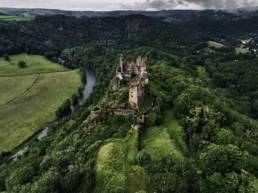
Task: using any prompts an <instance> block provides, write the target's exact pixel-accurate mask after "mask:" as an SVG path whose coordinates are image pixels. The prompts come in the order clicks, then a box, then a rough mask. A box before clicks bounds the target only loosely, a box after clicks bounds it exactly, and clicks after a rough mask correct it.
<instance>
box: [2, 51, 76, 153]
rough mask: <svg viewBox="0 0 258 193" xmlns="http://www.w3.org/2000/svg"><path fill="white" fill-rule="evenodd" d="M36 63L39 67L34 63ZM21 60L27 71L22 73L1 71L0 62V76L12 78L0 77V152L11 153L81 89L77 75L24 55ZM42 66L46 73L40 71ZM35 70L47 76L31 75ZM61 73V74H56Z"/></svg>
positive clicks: (36, 57)
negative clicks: (8, 151)
mask: <svg viewBox="0 0 258 193" xmlns="http://www.w3.org/2000/svg"><path fill="white" fill-rule="evenodd" d="M21 57H22V56H21V55H19V56H17V58H21ZM37 59H39V63H40V64H41V65H42V66H39V65H38V63H36V61H37ZM24 60H26V61H28V63H29V67H28V68H26V69H23V70H22V73H21V72H20V71H19V69H18V68H17V69H15V70H14V71H13V73H12V74H10V73H9V70H7V71H6V68H4V70H2V69H1V67H2V66H3V64H2V63H1V62H0V74H4V72H7V74H10V75H11V76H10V77H0V93H1V94H0V101H1V103H0V105H1V106H0V133H1V135H0V150H11V149H12V148H14V147H16V146H17V145H19V144H20V143H22V142H23V141H24V140H26V139H27V138H28V137H30V136H31V135H33V133H34V132H36V131H38V129H40V128H42V127H43V126H44V125H45V124H46V123H47V122H48V121H51V120H53V119H54V118H55V111H56V109H57V108H58V107H60V106H61V105H62V103H63V102H64V101H65V100H66V99H68V98H70V97H71V96H72V94H74V93H77V89H78V87H79V86H80V85H81V79H80V76H79V73H78V71H67V70H66V69H64V68H63V67H61V66H59V65H57V64H53V66H51V65H52V63H51V62H49V61H47V60H46V59H44V58H43V57H40V56H28V55H26V57H25V59H24ZM44 60H45V63H44ZM34 62H35V63H34ZM34 64H35V66H34ZM44 65H45V66H46V70H43V69H44ZM37 69H39V71H40V72H42V71H43V72H49V73H43V74H38V73H37V74H31V73H32V72H34V73H36V72H37ZM62 69H63V72H59V71H61V70H62ZM55 70H56V71H57V72H55ZM50 72H51V73H50ZM14 73H16V74H18V76H14V75H15V74H14ZM19 74H22V75H24V76H20V75H19ZM25 74H31V75H26V76H25Z"/></svg>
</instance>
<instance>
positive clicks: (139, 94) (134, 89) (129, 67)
mask: <svg viewBox="0 0 258 193" xmlns="http://www.w3.org/2000/svg"><path fill="white" fill-rule="evenodd" d="M116 77H117V79H118V80H120V81H122V80H128V79H129V80H131V83H130V85H129V104H130V105H131V107H132V108H136V109H139V105H140V103H141V101H142V98H143V96H144V93H145V86H146V85H148V83H149V78H148V72H147V57H138V58H137V60H136V61H135V62H127V61H125V60H123V56H121V58H120V63H119V67H118V69H117V72H116Z"/></svg>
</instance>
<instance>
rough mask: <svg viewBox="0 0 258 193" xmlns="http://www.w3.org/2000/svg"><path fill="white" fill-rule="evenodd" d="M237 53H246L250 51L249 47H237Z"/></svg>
mask: <svg viewBox="0 0 258 193" xmlns="http://www.w3.org/2000/svg"><path fill="white" fill-rule="evenodd" d="M235 52H236V54H246V53H248V52H249V50H248V49H247V48H235Z"/></svg>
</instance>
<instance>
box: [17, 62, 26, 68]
mask: <svg viewBox="0 0 258 193" xmlns="http://www.w3.org/2000/svg"><path fill="white" fill-rule="evenodd" d="M17 65H18V66H19V68H27V67H28V66H27V64H26V62H24V61H19V62H18V64H17Z"/></svg>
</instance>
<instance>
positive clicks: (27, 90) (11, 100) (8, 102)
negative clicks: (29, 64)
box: [0, 73, 40, 107]
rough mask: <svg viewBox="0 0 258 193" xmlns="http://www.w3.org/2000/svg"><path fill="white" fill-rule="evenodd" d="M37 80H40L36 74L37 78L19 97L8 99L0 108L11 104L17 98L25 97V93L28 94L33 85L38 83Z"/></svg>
mask: <svg viewBox="0 0 258 193" xmlns="http://www.w3.org/2000/svg"><path fill="white" fill-rule="evenodd" d="M39 78H40V73H38V74H37V77H36V78H35V79H34V81H33V82H32V84H31V85H30V86H29V87H28V88H26V89H25V90H24V91H23V92H22V93H21V94H20V95H18V96H15V97H14V98H12V99H10V100H9V101H7V102H6V103H4V104H1V105H0V107H2V106H4V105H7V104H10V103H12V102H13V101H15V100H17V99H18V98H20V97H21V96H23V95H25V94H26V93H27V92H29V91H30V90H31V89H32V88H33V87H34V85H35V84H36V83H37V82H38V81H39Z"/></svg>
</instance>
